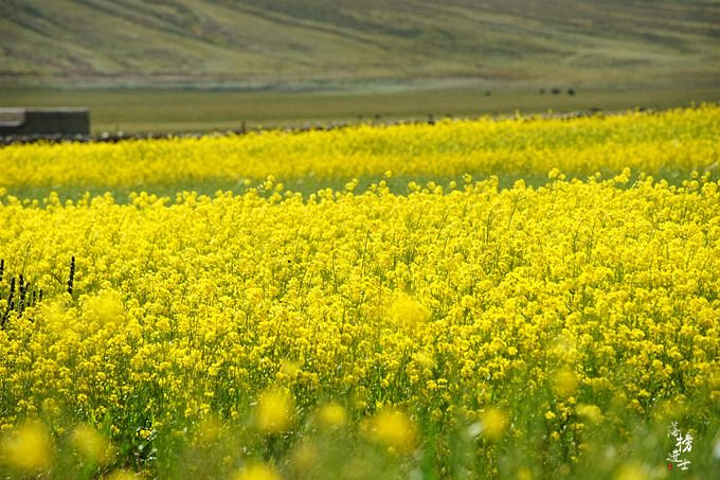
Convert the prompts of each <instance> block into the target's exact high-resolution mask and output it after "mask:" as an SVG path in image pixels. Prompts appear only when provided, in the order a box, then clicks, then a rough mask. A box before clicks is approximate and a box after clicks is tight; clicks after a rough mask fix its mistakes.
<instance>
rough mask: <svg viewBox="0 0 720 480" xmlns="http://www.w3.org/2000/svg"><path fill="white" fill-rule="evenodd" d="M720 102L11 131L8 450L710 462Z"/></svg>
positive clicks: (90, 455) (296, 459) (39, 458)
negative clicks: (165, 135)
mask: <svg viewBox="0 0 720 480" xmlns="http://www.w3.org/2000/svg"><path fill="white" fill-rule="evenodd" d="M718 127H720V109H719V108H717V107H715V106H711V105H703V106H700V107H697V108H690V109H684V110H673V111H667V112H661V113H653V114H650V113H642V112H632V113H628V114H627V115H621V116H612V117H601V116H596V117H590V118H577V119H570V120H562V119H524V118H517V119H511V120H503V121H496V120H490V119H480V120H475V121H465V120H463V121H444V122H440V123H438V124H436V125H401V126H393V127H379V126H360V127H353V128H348V129H344V130H334V131H329V132H308V133H302V134H294V133H283V132H265V133H262V134H253V135H248V136H237V137H206V138H202V139H170V140H154V141H128V142H121V143H118V144H85V145H83V144H74V143H67V144H62V145H49V144H47V145H43V144H38V145H25V146H9V147H4V148H3V149H2V150H0V259H2V261H1V262H0V323H1V324H2V328H1V329H0V395H1V397H0V474H2V476H3V477H9V478H35V477H43V478H114V479H121V478H122V479H124V478H236V479H285V478H287V479H294V478H319V479H326V478H327V479H335V478H347V479H355V478H357V479H364V478H368V479H370V478H413V479H414V478H417V479H424V478H519V479H532V478H549V477H554V478H618V479H630V478H632V479H642V478H674V477H678V478H710V476H711V475H712V472H717V471H718V468H720V332H719V327H720V297H719V294H720V183H719V182H718V179H717V178H716V177H717V176H718V161H719V160H720V142H718V141H717V135H718V131H720V129H719V128H718ZM363 179H364V180H363ZM363 182H365V183H363ZM188 185H190V186H192V187H193V189H192V190H187V189H185V188H184V187H186V186H188ZM207 185H223V186H227V187H228V188H227V189H224V190H219V191H217V192H216V193H212V194H210V195H206V194H201V193H199V192H200V191H202V190H203V188H206V186H207ZM338 185H339V186H338ZM291 187H292V188H291ZM173 189H175V192H174V194H173V195H171V196H166V195H163V194H159V193H158V192H167V191H168V190H170V191H172V190H173ZM103 190H105V191H106V192H107V193H104V194H91V193H89V192H98V191H103ZM59 191H61V192H64V193H63V195H64V196H63V195H60V194H59V193H58V192H59ZM127 191H132V193H131V194H129V195H126V194H125V192H127ZM68 192H71V193H68ZM86 192H88V193H86Z"/></svg>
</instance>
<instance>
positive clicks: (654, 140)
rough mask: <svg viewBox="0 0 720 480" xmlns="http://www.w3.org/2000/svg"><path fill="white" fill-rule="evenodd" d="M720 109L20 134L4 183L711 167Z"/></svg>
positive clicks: (96, 184) (8, 156)
mask: <svg viewBox="0 0 720 480" xmlns="http://www.w3.org/2000/svg"><path fill="white" fill-rule="evenodd" d="M719 123H720V108H718V107H717V106H714V105H703V106H700V107H698V108H695V109H677V110H670V111H666V112H661V113H655V114H649V113H643V112H633V113H628V114H626V115H619V116H607V117H601V116H595V117H587V118H577V119H573V120H567V119H559V118H557V119H543V120H515V119H507V120H494V119H490V118H482V119H479V120H452V121H451V120H446V121H442V122H439V123H437V124H435V125H428V124H409V125H400V126H394V127H392V128H390V127H387V128H382V127H376V126H370V125H360V126H356V127H350V128H346V129H341V130H334V131H329V132H327V131H313V132H307V133H304V134H302V135H298V134H293V133H287V132H282V131H270V132H263V133H257V134H249V135H243V136H226V137H211V136H208V137H203V138H200V139H168V140H153V141H145V140H137V141H126V142H121V143H118V144H68V145H63V146H61V147H58V146H57V145H18V146H9V147H5V148H3V149H2V150H1V151H0V171H2V172H3V174H2V177H1V178H0V187H6V188H8V189H9V190H10V191H13V190H15V189H30V188H46V189H47V188H51V189H56V190H57V189H60V188H62V187H68V186H69V187H72V188H79V189H93V191H100V192H104V191H105V190H107V189H113V188H118V187H125V188H130V189H137V190H140V189H148V188H151V187H159V186H164V187H166V188H169V189H170V190H172V188H173V186H175V185H178V184H182V185H183V186H184V187H183V188H189V189H197V188H198V187H199V186H202V185H203V184H207V183H212V184H214V185H218V186H219V187H218V188H223V189H234V190H237V189H238V188H240V187H242V186H243V185H244V184H245V182H256V181H261V180H264V179H265V178H267V177H268V176H270V175H273V176H274V177H275V178H276V179H277V181H280V182H286V183H288V182H291V183H292V184H296V185H299V186H302V185H304V184H308V183H309V184H312V185H315V184H316V183H317V182H327V181H329V180H332V179H350V178H354V177H357V178H362V177H372V178H375V177H377V176H379V175H382V174H383V173H384V172H386V171H391V172H393V173H394V174H397V175H402V176H408V177H410V178H411V179H415V178H418V177H422V178H432V179H433V180H436V181H438V180H440V179H441V178H445V177H452V176H460V175H463V174H465V173H470V174H472V175H475V176H476V177H478V178H479V177H481V176H488V175H498V176H501V177H502V176H504V175H511V176H513V177H522V178H526V179H527V178H528V177H535V176H544V175H545V174H546V172H548V171H549V170H551V169H552V168H559V169H560V170H562V171H563V172H565V173H567V174H570V175H577V176H580V177H582V178H585V177H587V176H588V175H592V174H595V173H596V172H597V171H600V172H601V173H603V174H605V175H609V174H615V173H617V172H619V171H621V170H622V169H623V168H625V167H629V168H631V169H633V171H642V172H645V173H647V174H653V175H657V174H660V173H661V172H663V171H665V173H664V174H665V175H669V176H675V175H681V176H682V175H685V174H686V173H687V172H689V171H691V170H698V171H703V170H705V169H706V168H709V167H710V168H713V169H715V170H717V168H718V167H717V158H718V155H720V145H718V142H717V125H718V124H719Z"/></svg>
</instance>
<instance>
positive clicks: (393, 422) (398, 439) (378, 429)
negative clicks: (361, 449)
mask: <svg viewBox="0 0 720 480" xmlns="http://www.w3.org/2000/svg"><path fill="white" fill-rule="evenodd" d="M369 437H370V438H371V439H372V440H373V441H375V442H377V443H379V444H381V445H384V446H386V447H388V448H391V449H393V450H394V451H395V452H397V453H399V454H407V453H410V452H412V451H413V450H414V449H415V446H416V443H417V431H416V428H415V425H414V424H413V423H412V421H411V420H410V418H409V417H408V416H407V415H406V414H404V413H403V412H400V411H398V410H388V411H385V412H381V413H378V414H377V415H375V416H374V417H373V418H372V419H371V420H370V423H369Z"/></svg>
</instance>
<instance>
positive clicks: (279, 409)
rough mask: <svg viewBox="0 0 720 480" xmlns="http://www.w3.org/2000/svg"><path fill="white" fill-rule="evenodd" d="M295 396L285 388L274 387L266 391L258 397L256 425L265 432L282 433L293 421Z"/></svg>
mask: <svg viewBox="0 0 720 480" xmlns="http://www.w3.org/2000/svg"><path fill="white" fill-rule="evenodd" d="M293 408H294V407H293V398H292V395H291V394H290V392H289V391H288V390H286V389H284V388H280V387H273V388H270V389H268V390H266V391H264V392H263V393H262V394H261V395H260V398H259V399H258V404H257V408H256V411H255V425H256V426H257V428H258V430H260V431H261V432H264V433H280V432H282V431H285V430H287V429H288V428H290V426H291V425H292V422H293Z"/></svg>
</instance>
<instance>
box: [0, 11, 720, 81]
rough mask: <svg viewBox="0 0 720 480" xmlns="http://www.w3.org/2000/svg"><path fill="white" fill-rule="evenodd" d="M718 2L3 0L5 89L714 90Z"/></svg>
mask: <svg viewBox="0 0 720 480" xmlns="http://www.w3.org/2000/svg"><path fill="white" fill-rule="evenodd" d="M718 71H720V2H717V1H662V0H661V1H647V0H644V1H639V0H635V1H612V0H605V1H601V2H597V1H590V0H578V1H571V0H545V1H543V2H535V1H531V0H485V1H472V0H447V1H445V2H443V3H442V4H440V3H439V2H434V1H431V0H354V1H330V0H309V1H303V0H274V1H272V2H268V1H265V0H242V1H231V0H161V1H154V2H146V1H144V0H4V1H3V2H2V3H0V85H6V86H7V85H45V86H48V85H56V86H61V85H73V86H148V85H191V86H223V85H226V86H241V87H254V88H274V87H279V86H285V87H293V86H295V87H301V86H303V85H305V86H307V85H313V84H338V83H343V82H367V81H377V80H386V81H396V82H408V81H431V80H437V79H466V80H470V81H502V82H507V83H518V84H526V85H530V84H532V85H535V84H547V82H562V83H563V84H569V83H570V82H572V83H575V84H593V85H607V84H613V85H631V84H632V85H638V84H648V83H650V84H663V85H676V84H704V85H717V84H718V82H719V79H720V76H719V75H718V74H717V73H716V72H718Z"/></svg>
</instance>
